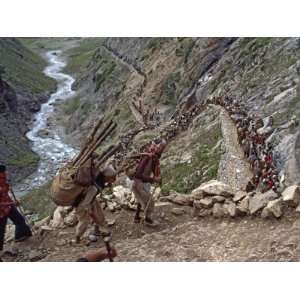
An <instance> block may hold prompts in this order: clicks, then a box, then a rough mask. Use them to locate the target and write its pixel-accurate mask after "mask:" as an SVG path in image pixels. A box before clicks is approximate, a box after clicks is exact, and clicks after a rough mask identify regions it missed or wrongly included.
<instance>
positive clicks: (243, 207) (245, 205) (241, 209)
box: [236, 196, 250, 214]
mask: <svg viewBox="0 0 300 300" xmlns="http://www.w3.org/2000/svg"><path fill="white" fill-rule="evenodd" d="M249 198H250V196H247V197H245V198H244V199H243V200H242V201H241V202H240V203H239V204H238V205H237V206H236V209H237V211H238V213H241V214H247V213H248V212H249Z"/></svg>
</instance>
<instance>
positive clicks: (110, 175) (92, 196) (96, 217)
mask: <svg viewBox="0 0 300 300" xmlns="http://www.w3.org/2000/svg"><path fill="white" fill-rule="evenodd" d="M116 174H117V173H116V171H115V170H114V168H113V167H111V166H108V167H106V168H104V170H102V171H101V172H100V173H99V175H98V176H97V177H96V178H95V182H94V184H92V185H90V186H89V187H87V188H86V189H84V191H83V192H82V193H81V194H80V195H79V196H78V197H77V198H76V200H75V203H74V205H73V207H75V212H76V215H77V218H78V224H77V226H76V243H80V241H81V238H82V236H83V234H84V233H85V232H86V230H87V228H88V226H89V224H90V223H91V221H93V222H94V224H95V234H98V235H101V236H103V237H104V236H109V235H110V232H109V230H108V226H107V222H106V220H105V216H104V213H103V209H102V207H101V205H100V203H99V202H98V201H97V200H96V196H97V195H98V194H99V193H101V191H102V190H103V189H104V188H106V187H109V186H111V185H112V183H114V182H115V180H116Z"/></svg>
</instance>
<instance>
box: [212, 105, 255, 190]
mask: <svg viewBox="0 0 300 300" xmlns="http://www.w3.org/2000/svg"><path fill="white" fill-rule="evenodd" d="M220 120H221V124H222V135H223V143H224V148H225V153H224V154H223V155H222V158H221V161H220V164H219V170H218V179H219V180H221V181H223V182H225V183H227V184H229V185H230V186H232V187H233V188H234V189H236V190H239V189H244V188H245V186H246V185H247V183H248V182H249V180H250V179H251V178H252V176H253V174H252V171H251V169H250V165H249V163H248V162H247V161H246V159H245V155H244V153H243V150H242V148H241V146H240V144H239V142H238V134H237V130H236V126H235V124H234V123H233V122H232V120H231V119H230V116H229V115H228V113H227V112H226V111H225V110H224V109H223V108H221V110H220Z"/></svg>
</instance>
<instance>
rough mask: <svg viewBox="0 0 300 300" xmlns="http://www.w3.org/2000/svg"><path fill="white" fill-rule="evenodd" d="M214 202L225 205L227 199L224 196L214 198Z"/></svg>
mask: <svg viewBox="0 0 300 300" xmlns="http://www.w3.org/2000/svg"><path fill="white" fill-rule="evenodd" d="M212 200H213V202H214V203H216V202H219V203H223V202H225V200H226V198H225V197H224V196H213V197H212Z"/></svg>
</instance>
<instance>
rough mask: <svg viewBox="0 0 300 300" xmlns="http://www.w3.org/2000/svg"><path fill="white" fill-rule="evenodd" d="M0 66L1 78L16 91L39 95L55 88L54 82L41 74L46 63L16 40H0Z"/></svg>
mask: <svg viewBox="0 0 300 300" xmlns="http://www.w3.org/2000/svg"><path fill="white" fill-rule="evenodd" d="M0 65H1V66H2V67H4V68H5V73H4V75H3V78H4V79H5V80H6V81H7V82H9V83H10V84H11V85H12V86H13V87H15V88H16V89H17V90H22V91H24V92H26V93H31V94H41V93H44V92H45V91H47V90H51V89H54V88H55V81H54V80H53V79H51V78H49V77H47V76H45V75H44V74H43V70H44V68H45V67H46V65H47V63H46V62H45V61H44V60H43V59H42V58H41V57H40V56H39V55H37V54H36V53H34V52H32V51H30V50H29V49H28V48H26V47H24V45H22V43H21V42H20V41H19V40H17V39H14V38H1V39H0Z"/></svg>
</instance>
